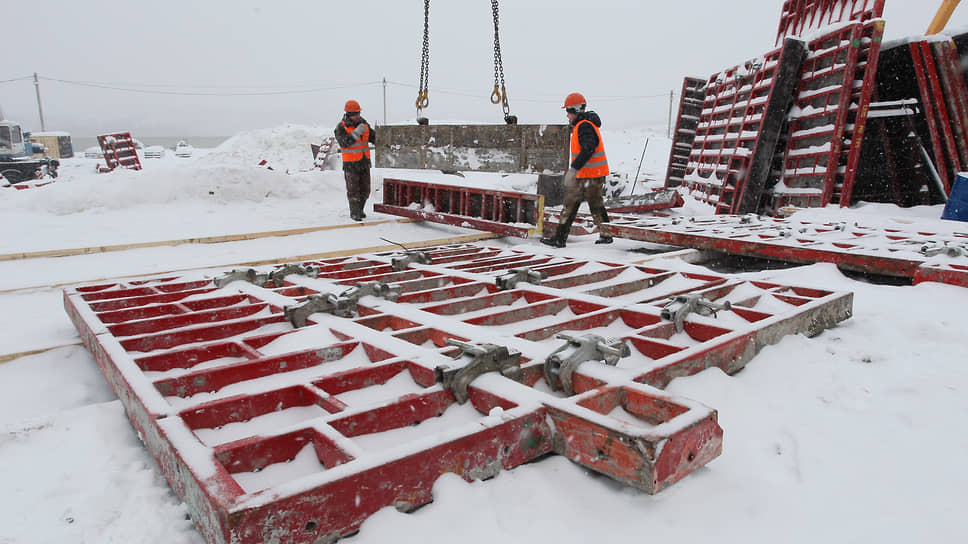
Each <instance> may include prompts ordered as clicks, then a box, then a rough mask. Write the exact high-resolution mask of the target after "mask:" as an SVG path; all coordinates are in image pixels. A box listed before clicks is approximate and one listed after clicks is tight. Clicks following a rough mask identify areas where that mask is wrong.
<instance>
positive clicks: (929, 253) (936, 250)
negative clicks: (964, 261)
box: [921, 243, 968, 257]
mask: <svg viewBox="0 0 968 544" xmlns="http://www.w3.org/2000/svg"><path fill="white" fill-rule="evenodd" d="M921 254H922V255H924V256H925V257H935V256H937V255H947V256H948V257H961V256H962V255H968V250H965V248H963V247H959V246H949V245H948V244H947V243H945V244H941V245H938V244H933V245H932V244H928V245H925V246H922V247H921Z"/></svg>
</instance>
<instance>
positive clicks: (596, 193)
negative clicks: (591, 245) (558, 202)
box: [555, 176, 608, 240]
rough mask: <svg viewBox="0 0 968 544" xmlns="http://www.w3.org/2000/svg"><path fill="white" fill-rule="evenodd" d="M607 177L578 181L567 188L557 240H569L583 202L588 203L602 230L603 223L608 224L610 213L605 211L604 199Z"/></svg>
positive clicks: (593, 217) (594, 218) (556, 234)
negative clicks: (572, 225)
mask: <svg viewBox="0 0 968 544" xmlns="http://www.w3.org/2000/svg"><path fill="white" fill-rule="evenodd" d="M604 186H605V176H602V177H600V178H584V179H576V180H575V182H574V183H572V184H570V185H566V186H565V202H564V204H563V205H562V209H561V218H560V219H559V223H558V229H557V230H556V231H555V238H557V239H559V240H567V239H568V232H569V231H570V230H571V224H572V223H574V221H575V216H576V215H578V207H579V206H581V203H582V202H588V211H589V212H591V214H592V220H594V221H595V225H597V226H598V228H599V230H601V227H602V223H608V212H606V211H605V199H604V196H603V195H604V193H605V191H604Z"/></svg>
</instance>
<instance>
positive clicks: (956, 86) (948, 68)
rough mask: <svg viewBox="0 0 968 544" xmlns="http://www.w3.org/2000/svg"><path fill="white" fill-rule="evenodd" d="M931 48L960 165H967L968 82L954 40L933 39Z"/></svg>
mask: <svg viewBox="0 0 968 544" xmlns="http://www.w3.org/2000/svg"><path fill="white" fill-rule="evenodd" d="M931 49H932V50H933V51H934V58H935V62H936V63H937V65H938V75H939V77H940V78H941V88H942V89H944V90H945V93H944V98H945V105H946V106H947V108H948V113H949V115H950V116H951V129H952V131H953V132H954V137H955V148H956V149H957V151H958V158H959V159H960V161H961V164H962V165H968V84H966V83H965V78H964V71H965V70H964V69H963V68H962V66H961V59H960V57H959V55H958V49H957V47H955V42H954V40H952V39H946V40H944V41H934V42H932V43H931Z"/></svg>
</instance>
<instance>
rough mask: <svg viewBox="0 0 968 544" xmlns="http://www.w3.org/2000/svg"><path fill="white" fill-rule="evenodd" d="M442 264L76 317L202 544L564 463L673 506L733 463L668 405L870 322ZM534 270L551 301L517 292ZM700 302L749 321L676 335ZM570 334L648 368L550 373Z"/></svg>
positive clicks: (807, 295)
mask: <svg viewBox="0 0 968 544" xmlns="http://www.w3.org/2000/svg"><path fill="white" fill-rule="evenodd" d="M426 252H427V254H428V256H429V257H430V264H417V263H410V264H409V265H408V267H407V268H406V269H398V268H395V267H394V266H393V259H394V256H395V254H389V253H388V254H371V255H358V256H354V257H347V258H340V259H329V260H323V261H316V262H312V263H303V265H304V266H305V267H306V269H309V267H310V266H311V267H313V268H312V270H311V272H309V273H305V275H301V274H289V275H287V276H285V277H284V278H283V279H284V281H281V282H278V283H277V282H276V281H275V280H273V281H271V282H266V283H264V284H260V282H261V280H256V282H255V283H247V282H245V281H233V282H229V283H226V282H216V281H215V280H213V279H212V278H210V277H206V276H204V275H203V274H202V273H198V274H197V275H196V276H191V275H186V276H181V277H165V278H158V279H151V280H139V281H115V282H109V283H105V284H100V285H90V286H83V287H77V288H72V289H68V290H66V291H65V293H64V301H65V307H66V309H67V311H68V314H69V315H70V317H71V319H72V320H73V322H74V324H75V325H76V326H77V328H78V331H79V332H80V335H81V338H82V340H83V342H84V343H85V345H86V346H87V348H88V349H89V350H90V351H91V353H92V354H93V356H94V358H95V360H96V361H97V364H98V366H99V367H100V369H101V371H102V372H103V373H104V375H105V377H106V379H107V380H108V382H109V383H110V384H111V386H112V387H113V388H114V390H115V392H116V393H117V394H118V396H119V398H120V399H121V401H122V403H123V404H124V406H125V409H126V412H127V414H128V417H129V419H130V420H131V423H132V425H133V426H134V427H135V428H136V430H137V431H138V435H139V437H141V438H142V440H143V442H144V443H145V446H146V447H147V448H148V450H149V451H150V452H151V454H152V455H153V456H154V458H155V459H156V460H157V462H158V466H159V468H160V470H161V472H162V473H163V474H164V475H165V477H166V478H167V479H168V481H169V483H170V484H171V486H172V489H173V490H174V491H175V492H176V493H177V494H178V496H179V497H181V498H182V500H184V501H185V503H186V505H187V507H188V511H189V513H190V514H191V516H192V518H193V519H194V521H195V524H196V526H197V527H198V529H199V531H200V532H201V534H202V535H203V536H204V538H205V539H206V540H207V541H208V542H210V543H229V542H231V543H233V544H250V543H255V542H267V541H278V542H283V541H284V542H291V543H297V544H302V543H306V544H309V543H318V542H329V541H332V540H334V539H336V538H338V537H340V536H345V535H347V534H350V533H352V532H354V531H356V530H358V529H359V528H360V526H361V524H362V523H363V521H364V520H365V519H366V518H367V517H368V516H369V515H371V514H373V513H374V512H376V511H377V510H378V509H380V508H382V507H384V506H388V505H395V506H397V507H398V508H400V509H402V510H410V509H413V508H416V507H418V506H420V505H421V504H424V503H426V502H428V501H430V500H431V488H432V486H433V483H434V481H435V480H436V479H437V477H438V476H439V475H440V474H442V473H444V472H453V473H456V474H458V475H460V476H461V477H463V478H464V479H466V480H473V479H485V478H488V477H491V476H494V475H495V474H496V473H497V472H499V471H500V470H502V469H510V468H512V467H515V466H517V465H520V464H522V463H524V462H526V461H529V460H532V459H536V458H538V457H540V456H542V455H544V454H546V453H549V452H554V453H558V454H561V455H566V456H567V457H568V458H569V459H571V460H572V461H574V462H577V463H579V464H582V465H584V466H586V467H588V468H590V469H592V470H595V471H597V472H600V473H603V474H606V475H608V476H610V477H612V478H614V479H616V480H618V481H620V482H623V483H625V484H627V485H632V486H635V487H637V488H639V489H642V490H644V491H647V492H649V493H655V492H658V491H660V490H661V489H663V488H665V487H667V486H669V485H671V484H673V483H674V482H676V481H678V480H680V479H681V478H683V477H685V476H686V475H688V474H689V473H691V472H693V471H695V470H696V469H697V468H699V467H701V466H703V465H705V464H706V463H708V462H709V461H710V460H712V459H714V458H715V457H717V456H718V455H719V454H720V452H721V447H722V429H721V428H720V427H719V425H718V423H717V414H716V412H715V410H712V409H710V408H708V407H706V406H703V405H702V404H700V403H697V402H694V401H691V400H688V399H683V398H680V397H674V396H672V395H669V394H667V393H665V392H663V391H662V390H661V389H660V388H662V387H665V385H666V384H668V382H669V381H670V380H672V379H673V378H675V377H677V376H686V375H691V374H695V373H696V372H699V371H701V370H703V369H705V368H710V367H714V366H715V367H719V368H721V369H723V370H724V371H726V372H729V373H733V372H736V371H738V370H739V369H740V368H742V367H743V366H744V365H745V364H746V362H748V361H749V360H750V359H751V358H752V357H753V356H754V355H755V354H756V352H757V351H758V350H759V349H760V348H761V347H763V346H765V345H768V344H773V343H775V342H777V341H779V340H780V338H781V337H782V336H784V335H786V334H796V333H806V334H816V333H818V332H820V331H821V330H823V329H825V328H827V327H830V326H832V325H834V324H836V323H837V322H839V321H841V320H843V319H847V318H849V317H850V315H851V305H852V295H851V294H850V293H845V292H834V291H825V290H818V289H804V288H798V287H793V286H787V285H781V284H777V283H773V282H768V281H747V280H743V279H739V278H732V277H729V276H725V275H718V274H694V273H686V272H676V271H672V270H665V269H662V268H655V267H647V266H633V265H626V264H620V263H610V262H599V261H585V260H577V259H571V258H563V257H558V256H554V255H547V254H536V253H530V252H527V251H518V250H508V249H500V248H493V247H486V246H479V245H454V246H442V247H437V248H431V249H428V250H426ZM522 267H524V268H526V269H527V270H529V271H530V272H533V273H534V274H535V275H540V276H542V277H543V278H544V279H543V280H542V281H541V284H540V285H534V284H532V283H527V282H521V283H517V284H516V285H509V284H508V283H507V282H504V283H503V288H504V290H501V289H500V287H501V286H502V282H501V281H500V280H501V278H502V277H506V275H507V274H508V273H509V272H514V271H520V270H521V269H522ZM257 276H258V274H254V275H253V276H252V277H253V278H255V277H257ZM233 277H234V276H233ZM270 277H271V276H270ZM277 279H278V278H277ZM365 281H381V282H390V285H391V286H392V287H393V288H394V289H396V290H397V291H398V296H397V297H395V299H394V300H393V301H391V300H390V299H384V298H377V297H376V296H372V295H369V296H362V297H359V298H358V299H357V305H356V306H355V311H351V312H349V313H347V314H329V313H312V314H310V315H309V316H308V319H307V324H306V326H305V327H302V328H298V329H296V328H293V326H291V325H290V324H289V322H288V321H287V317H286V316H287V315H288V312H287V311H285V308H291V307H292V306H293V305H298V304H300V303H301V302H302V301H305V300H306V299H307V297H308V296H310V295H317V294H318V295H322V294H326V293H330V294H331V293H333V289H336V290H337V291H339V290H342V289H347V288H350V289H352V288H353V287H352V286H356V287H357V288H358V287H359V286H360V284H361V282H365ZM216 283H219V285H221V287H216ZM683 294H690V295H697V296H699V297H701V299H702V300H704V301H708V302H709V303H710V304H721V306H723V307H725V306H726V305H725V304H722V303H725V302H726V301H729V302H730V303H731V304H730V305H729V307H728V309H721V310H720V311H719V312H718V313H716V314H714V315H709V313H708V312H706V313H703V312H697V313H691V314H681V315H679V318H672V317H670V316H668V315H667V314H666V313H665V312H666V310H667V309H668V304H669V302H670V300H676V298H675V297H677V296H678V295H683ZM341 315H345V317H340V316H341ZM677 315H678V314H677ZM559 333H568V334H570V335H576V334H595V335H603V336H602V337H608V338H611V339H619V340H620V341H621V343H624V344H625V346H626V349H627V351H626V352H625V353H626V354H627V356H626V357H618V358H616V360H613V361H612V363H613V364H611V365H607V364H605V363H603V362H601V360H598V361H596V360H595V359H594V358H592V359H590V360H587V362H582V361H585V360H586V359H584V358H582V359H576V360H571V359H567V358H566V360H570V361H571V363H570V364H569V366H568V369H569V371H568V373H567V376H568V377H569V378H570V379H569V380H567V382H566V380H565V378H564V377H565V376H566V373H565V370H564V368H565V367H564V366H562V367H560V368H558V370H559V371H560V373H559V374H554V373H550V374H549V372H548V368H547V365H546V363H545V361H546V360H548V361H552V362H554V359H553V358H552V357H551V355H553V354H556V353H559V354H562V355H561V356H562V357H564V353H565V352H562V351H561V349H562V348H563V347H565V346H562V345H561V341H560V340H559V339H556V338H555V335H556V334H559ZM472 342H487V343H489V344H492V345H494V346H497V347H499V348H500V349H499V350H498V352H500V353H502V354H503V355H506V356H508V359H507V361H509V364H508V365H506V366H504V364H505V362H504V361H505V360H504V359H499V360H500V361H501V365H502V366H500V368H498V367H483V368H481V367H476V366H475V364H480V363H482V362H484V363H487V362H488V360H487V359H478V358H476V356H475V355H474V353H475V352H474V350H473V349H470V350H468V351H464V353H463V354H462V353H461V352H462V350H464V349H465V347H466V346H468V345H471V344H468V343H472ZM461 343H464V344H463V346H465V347H461V349H457V347H455V344H456V346H458V347H460V346H461V345H462V344H461ZM475 345H479V344H473V345H471V348H473V346H475ZM501 350H503V351H501ZM512 353H513V354H514V356H513V357H511V355H512ZM468 357H475V358H474V359H473V360H470V361H468ZM569 357H570V356H569ZM475 369H477V371H476V372H471V371H474V370H475ZM455 370H456V371H457V373H458V374H457V375H458V378H456V379H454V381H453V384H451V385H448V386H446V387H445V386H444V385H443V384H445V383H448V380H447V376H448V375H452V374H451V373H452V372H453V371H455ZM498 370H500V371H498ZM464 371H468V372H471V373H470V374H467V375H465V376H464V377H460V373H461V372H464ZM559 378H560V383H559ZM549 379H550V380H552V382H554V383H551V382H549V381H547V380H549ZM441 382H442V383H441ZM566 383H567V384H570V385H569V386H566ZM558 385H560V386H561V387H560V388H559V387H557V386H558ZM558 389H561V390H558ZM566 391H567V392H566ZM460 399H463V400H465V401H469V402H466V403H464V402H463V401H461V400H460Z"/></svg>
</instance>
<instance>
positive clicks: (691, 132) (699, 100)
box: [665, 77, 706, 188]
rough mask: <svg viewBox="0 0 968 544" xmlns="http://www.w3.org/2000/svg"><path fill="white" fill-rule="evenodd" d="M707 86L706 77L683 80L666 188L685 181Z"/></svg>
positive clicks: (670, 151) (676, 185) (677, 185)
mask: <svg viewBox="0 0 968 544" xmlns="http://www.w3.org/2000/svg"><path fill="white" fill-rule="evenodd" d="M705 88H706V80H705V79H699V78H695V77H687V78H684V79H683V81H682V91H681V92H680V93H679V114H678V115H677V116H676V129H675V130H674V131H673V132H672V147H671V148H670V150H669V166H668V169H667V170H666V179H665V187H666V188H673V187H679V186H680V185H682V184H683V182H684V181H685V175H686V166H687V165H688V164H689V153H690V151H691V150H692V143H693V141H695V139H696V128H697V126H698V125H699V116H700V114H701V113H702V106H703V101H704V98H705Z"/></svg>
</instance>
